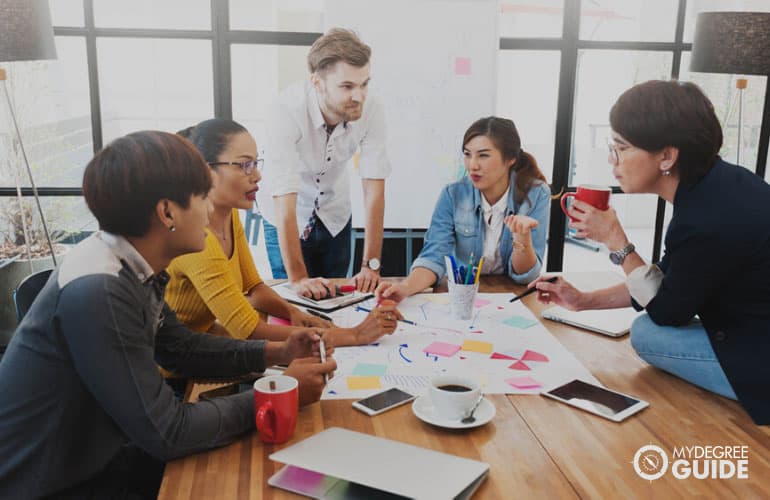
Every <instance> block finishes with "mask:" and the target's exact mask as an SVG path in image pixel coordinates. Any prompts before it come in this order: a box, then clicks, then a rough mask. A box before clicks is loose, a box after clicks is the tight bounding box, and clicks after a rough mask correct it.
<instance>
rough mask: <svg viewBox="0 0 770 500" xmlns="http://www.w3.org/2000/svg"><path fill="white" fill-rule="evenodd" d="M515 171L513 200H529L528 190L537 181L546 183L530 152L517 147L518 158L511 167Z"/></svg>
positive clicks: (519, 201)
mask: <svg viewBox="0 0 770 500" xmlns="http://www.w3.org/2000/svg"><path fill="white" fill-rule="evenodd" d="M511 168H512V169H513V171H514V172H516V185H515V186H514V193H513V196H514V200H516V202H517V203H521V202H522V201H524V200H527V201H530V202H531V200H530V199H529V195H528V193H529V190H530V189H532V186H534V185H535V183H536V182H537V181H542V182H543V183H547V182H548V181H547V180H546V178H545V175H543V172H542V171H541V170H540V167H539V166H538V164H537V160H535V157H534V156H532V155H531V154H529V153H527V152H526V151H524V149H519V159H518V160H517V161H516V163H514V164H513V166H512V167H511Z"/></svg>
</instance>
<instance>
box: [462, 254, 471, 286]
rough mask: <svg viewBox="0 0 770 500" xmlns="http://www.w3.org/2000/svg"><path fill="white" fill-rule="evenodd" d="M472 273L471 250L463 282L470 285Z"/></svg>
mask: <svg viewBox="0 0 770 500" xmlns="http://www.w3.org/2000/svg"><path fill="white" fill-rule="evenodd" d="M472 275H473V252H471V260H470V261H468V271H467V272H466V273H465V280H464V281H463V284H465V285H470V284H471V276H472Z"/></svg>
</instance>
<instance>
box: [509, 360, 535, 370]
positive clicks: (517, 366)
mask: <svg viewBox="0 0 770 500" xmlns="http://www.w3.org/2000/svg"><path fill="white" fill-rule="evenodd" d="M508 368H510V369H511V370H526V371H529V370H530V368H529V367H528V366H527V365H526V364H524V363H522V362H521V361H517V362H515V363H514V364H512V365H510V366H509V367H508Z"/></svg>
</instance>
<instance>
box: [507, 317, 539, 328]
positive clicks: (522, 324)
mask: <svg viewBox="0 0 770 500" xmlns="http://www.w3.org/2000/svg"><path fill="white" fill-rule="evenodd" d="M503 323H504V324H506V325H508V326H512V327H514V328H521V329H522V330H523V329H525V328H529V327H530V326H535V325H536V324H537V321H535V320H531V319H529V318H523V317H521V316H512V317H510V318H508V319H506V320H505V321H503Z"/></svg>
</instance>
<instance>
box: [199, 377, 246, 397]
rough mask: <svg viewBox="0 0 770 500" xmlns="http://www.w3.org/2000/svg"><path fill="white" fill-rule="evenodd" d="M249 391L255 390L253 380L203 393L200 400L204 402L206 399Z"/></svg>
mask: <svg viewBox="0 0 770 500" xmlns="http://www.w3.org/2000/svg"><path fill="white" fill-rule="evenodd" d="M249 390H254V381H253V380H252V381H243V382H237V383H235V384H228V385H225V386H222V387H217V388H216V389H211V390H208V391H203V392H201V393H200V394H198V399H199V400H201V401H202V400H205V399H214V398H221V397H222V396H232V395H233V394H238V393H239V392H245V391H249Z"/></svg>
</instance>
